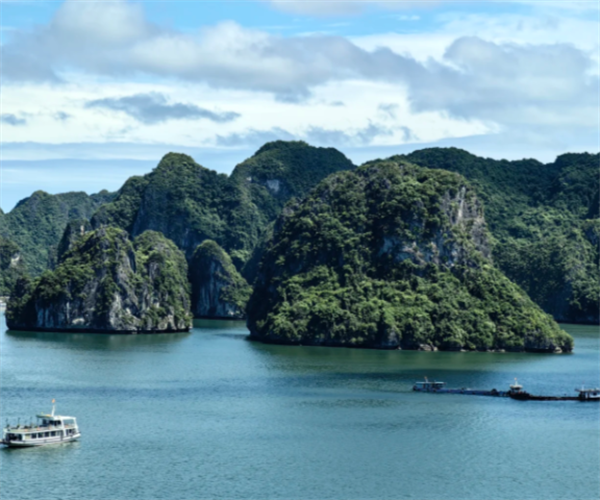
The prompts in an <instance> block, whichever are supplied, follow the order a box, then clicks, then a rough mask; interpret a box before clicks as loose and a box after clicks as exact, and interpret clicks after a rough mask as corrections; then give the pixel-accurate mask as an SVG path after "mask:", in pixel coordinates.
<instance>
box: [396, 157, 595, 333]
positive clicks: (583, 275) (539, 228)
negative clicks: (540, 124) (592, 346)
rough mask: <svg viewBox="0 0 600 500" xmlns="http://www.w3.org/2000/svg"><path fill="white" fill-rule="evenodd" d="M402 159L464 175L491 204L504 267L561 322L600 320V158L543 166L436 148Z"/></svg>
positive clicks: (491, 221)
mask: <svg viewBox="0 0 600 500" xmlns="http://www.w3.org/2000/svg"><path fill="white" fill-rule="evenodd" d="M399 158H405V159H407V160H409V161H412V162H414V163H417V164H419V165H422V166H426V167H430V168H442V169H445V170H450V171H453V172H458V173H460V174H462V175H464V176H465V177H466V178H467V179H468V180H469V181H470V182H471V183H472V184H473V186H474V187H475V188H476V189H477V192H478V193H479V194H480V196H481V198H482V200H483V201H484V203H485V206H486V219H487V221H488V223H489V226H490V230H491V232H492V234H493V236H494V244H493V258H494V261H495V262H496V264H497V265H498V266H499V267H500V269H502V271H504V272H505V273H506V275H507V276H508V277H509V278H510V279H511V280H513V281H515V282H516V283H518V284H519V285H520V286H521V287H522V288H523V289H524V290H525V291H526V292H527V293H528V294H529V296H530V297H531V298H532V299H533V300H534V301H535V302H536V303H537V304H539V305H540V306H541V307H542V308H543V309H544V310H545V311H546V312H548V313H550V314H552V315H553V316H554V318H555V319H556V320H558V321H566V322H576V323H594V324H597V323H599V322H600V308H599V302H598V297H599V296H600V269H599V266H598V263H599V260H600V245H599V239H598V234H599V224H600V220H599V219H598V203H599V202H598V192H599V182H598V179H599V177H600V155H598V154H596V155H592V154H588V153H578V154H565V155H561V156H559V157H558V158H557V159H556V161H555V162H553V163H550V164H547V165H544V164H542V163H540V162H537V161H535V160H522V161H512V162H509V161H505V160H504V161H496V160H491V159H485V158H479V157H477V156H475V155H472V154H470V153H467V152H466V151H462V150H459V149H455V148H447V149H442V148H433V149H424V150H421V151H415V152H414V153H411V154H410V155H406V156H403V157H399Z"/></svg>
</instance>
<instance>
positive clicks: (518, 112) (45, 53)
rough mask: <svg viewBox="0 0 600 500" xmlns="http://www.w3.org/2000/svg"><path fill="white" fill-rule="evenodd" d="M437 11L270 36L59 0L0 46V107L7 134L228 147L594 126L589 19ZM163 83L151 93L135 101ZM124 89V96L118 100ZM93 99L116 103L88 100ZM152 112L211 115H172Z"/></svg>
mask: <svg viewBox="0 0 600 500" xmlns="http://www.w3.org/2000/svg"><path fill="white" fill-rule="evenodd" d="M346 4H347V2H340V5H338V6H337V7H335V8H342V7H344V5H346ZM346 6H348V5H346ZM302 8H304V7H302ZM306 8H309V7H306ZM310 8H321V7H317V6H315V5H312V6H311V7H310ZM332 8H333V7H332ZM402 17H406V18H412V17H414V16H413V15H410V14H407V15H403V16H402ZM438 17H439V20H440V23H441V24H440V28H439V29H438V30H437V31H436V32H435V33H427V34H424V33H422V34H408V35H401V34H388V35H386V34H382V35H376V36H369V37H357V38H352V39H349V38H344V37H341V36H331V35H323V34H321V35H313V36H290V37H282V36H274V35H272V34H270V33H268V32H266V31H263V30H258V29H248V28H245V27H243V26H241V25H239V24H237V23H234V22H223V23H219V24H216V25H214V26H204V27H202V28H201V29H199V30H197V31H194V32H186V33H182V32H178V31H175V30H166V29H163V28H158V27H156V26H154V25H152V24H151V23H149V22H147V21H146V19H145V18H144V13H143V9H142V4H130V3H126V2H124V1H119V2H97V3H88V2H68V3H65V4H63V6H61V8H60V9H59V10H58V12H57V14H56V16H55V18H54V19H53V20H52V21H51V22H50V23H49V24H48V25H46V26H41V27H37V28H35V29H33V30H32V31H30V32H26V33H25V32H19V33H16V34H15V35H14V36H12V37H11V38H10V39H9V41H8V42H6V43H5V44H4V45H3V46H2V56H3V78H4V81H3V112H5V113H6V114H8V115H10V116H14V117H16V118H18V117H24V116H27V123H26V124H23V126H19V127H16V126H8V127H5V129H4V134H5V137H4V139H5V140H8V141H13V142H25V141H29V140H35V141H38V142H49V143H60V142H64V141H65V137H68V138H69V140H70V141H74V142H77V141H79V142H97V143H100V142H103V141H118V142H140V143H144V144H150V143H153V142H167V143H173V144H181V145H186V146H191V145H217V144H220V145H222V146H224V145H228V146H229V147H232V146H236V145H239V144H245V143H249V142H252V143H254V142H256V141H258V140H259V138H261V137H262V138H265V137H272V136H273V135H277V134H283V135H285V134H289V136H290V137H298V138H308V139H311V138H312V139H313V140H317V139H318V140H325V138H326V139H327V140H331V141H332V142H335V143H336V144H337V145H342V144H343V145H351V144H354V145H356V146H359V145H362V146H365V145H367V144H370V145H393V144H396V145H397V144H405V143H407V142H414V141H416V140H417V139H416V138H418V140H419V141H435V140H441V139H443V138H450V137H454V138H456V137H465V136H468V135H474V134H485V133H488V134H489V133H497V132H499V131H503V130H504V131H505V130H509V129H510V130H517V129H518V130H522V131H523V132H524V133H523V136H527V134H526V133H525V132H527V130H528V129H529V130H531V129H532V128H541V127H548V126H549V127H550V128H546V129H545V133H546V134H547V135H548V136H549V137H553V136H556V137H560V136H562V137H565V136H566V135H565V131H566V130H567V129H568V128H569V127H584V128H585V127H587V128H586V130H591V129H594V128H595V129H597V126H598V122H597V112H596V110H597V107H598V94H599V92H598V76H597V66H595V65H594V64H593V62H594V59H593V57H592V55H591V54H592V53H593V51H594V47H596V50H597V42H596V41H593V40H592V41H590V40H588V38H589V36H590V33H591V32H592V25H593V26H594V29H595V30H596V31H595V33H597V25H596V24H594V22H592V21H587V20H585V19H583V18H581V17H568V16H563V17H560V18H558V17H556V16H554V17H552V16H546V17H540V18H531V17H529V18H528V17H526V16H523V15H519V16H516V15H513V16H507V15H502V16H499V17H498V18H497V19H495V18H493V17H490V16H481V15H462V16H458V15H456V14H444V15H443V16H438ZM109 20H110V22H109ZM98 21H101V22H98ZM104 22H106V23H108V24H109V25H110V27H109V28H107V29H106V30H103V29H99V28H98V26H101V25H102V23H104ZM569 33H571V34H570V35H569ZM464 35H469V36H464ZM569 36H570V38H569ZM571 39H572V40H574V42H571ZM567 42H568V43H567ZM594 44H596V45H594ZM59 80H62V82H63V83H61V84H56V83H53V82H57V81H59ZM40 81H46V82H48V81H49V83H40ZM28 82H29V83H28ZM159 94H160V95H161V96H163V97H162V99H163V100H162V101H161V102H160V103H157V102H154V101H153V102H149V101H148V99H146V101H144V102H140V99H139V97H140V96H148V95H159ZM132 96H134V97H135V96H137V97H138V99H137V100H135V102H133V104H135V106H133V108H132V107H131V106H132V105H133V104H132V102H130V101H131V100H130V101H127V102H125V101H123V98H131V97H132ZM92 100H93V101H96V103H101V104H103V105H104V107H105V108H106V107H107V106H108V107H111V109H113V110H115V109H118V110H120V111H121V112H123V113H126V115H125V114H123V113H113V112H106V113H98V112H94V111H93V110H92V109H90V108H89V107H88V108H86V103H89V102H90V101H92ZM117 101H118V102H117ZM144 103H145V104H144ZM333 103H337V104H338V105H335V106H334V105H333ZM339 103H343V104H344V105H342V106H340V105H339ZM149 104H152V105H153V106H154V107H152V106H151V107H152V110H150V108H149V107H148V105H149ZM298 104H300V105H298ZM306 104H309V105H306ZM382 104H383V105H384V107H381V106H382ZM157 106H158V108H157ZM181 106H183V107H181ZM186 106H187V107H186ZM230 110H231V111H230ZM157 112H160V113H162V115H161V116H162V117H163V118H165V117H170V118H173V117H175V115H177V116H179V117H181V116H183V115H187V116H191V115H190V113H191V114H192V115H195V116H196V117H200V116H201V115H202V116H203V117H204V118H209V120H210V119H211V117H212V118H213V120H212V122H210V123H207V120H194V121H191V120H185V121H183V120H171V121H170V122H169V124H168V127H166V126H163V124H162V121H164V120H161V119H157V116H158V115H157V114H156V113H157ZM226 112H229V113H232V112H233V113H236V114H239V115H240V116H239V117H236V119H235V120H234V121H233V120H230V119H229V118H233V115H228V116H226V115H223V113H226ZM60 113H62V114H60ZM148 113H150V114H148ZM160 113H159V114H160ZM182 113H183V115H182ZM211 113H212V114H211ZM228 117H229V118H228ZM222 118H225V119H222ZM9 121H10V118H9ZM13 121H14V120H13ZM407 131H408V132H407ZM550 140H552V139H550ZM532 141H533V139H532ZM336 144H332V145H334V146H335V145H336ZM532 144H533V142H532Z"/></svg>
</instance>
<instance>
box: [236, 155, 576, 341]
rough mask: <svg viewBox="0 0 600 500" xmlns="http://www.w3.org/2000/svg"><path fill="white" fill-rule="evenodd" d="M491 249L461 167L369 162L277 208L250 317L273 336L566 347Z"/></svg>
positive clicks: (259, 332) (260, 331) (258, 335)
mask: <svg viewBox="0 0 600 500" xmlns="http://www.w3.org/2000/svg"><path fill="white" fill-rule="evenodd" d="M489 255H490V244H489V238H488V233H487V229H486V224H485V219H484V214H483V207H482V204H481V202H480V201H479V199H478V197H477V196H476V195H475V192H474V190H473V189H472V188H471V187H470V186H469V185H468V183H467V182H466V180H465V179H464V178H463V177H461V176H460V175H457V174H453V173H450V172H447V171H441V170H431V169H423V168H419V167H416V166H414V165H411V164H409V163H407V162H405V161H402V160H399V159H391V160H389V161H376V162H372V163H369V164H366V165H364V166H362V167H360V168H359V169H357V170H355V171H351V172H343V173H339V174H334V175H332V176H330V177H328V178H327V179H325V180H324V181H323V182H321V183H320V184H319V185H318V186H317V187H316V188H315V189H314V190H313V191H311V193H310V194H309V196H308V197H307V198H306V199H304V200H303V201H302V202H300V203H296V204H295V205H288V206H287V207H286V209H284V211H283V213H282V215H281V216H280V217H279V219H278V221H277V223H276V227H275V233H274V236H273V240H272V242H271V245H270V247H269V248H268V249H267V250H266V252H265V254H264V257H263V260H262V265H261V270H260V271H259V274H258V278H257V281H256V284H255V289H254V292H253V294H252V297H251V299H250V301H249V304H248V307H247V311H248V327H249V329H250V332H251V336H252V337H253V338H255V339H258V340H262V341H265V342H275V343H289V344H306V345H328V346H353V347H371V348H383V349H390V348H403V349H419V348H421V349H445V350H460V349H467V350H475V349H477V350H492V349H506V350H514V351H520V350H529V351H543V352H554V351H559V350H563V351H568V350H570V349H571V348H572V339H571V338H570V337H569V336H568V335H567V334H566V333H565V332H563V331H561V330H560V329H559V328H558V326H557V325H556V323H554V321H553V320H552V318H551V317H549V316H548V315H547V314H545V313H544V312H543V311H541V310H540V308H539V307H537V306H536V305H535V304H534V303H533V302H532V301H531V300H530V299H529V298H528V297H527V296H526V295H525V294H524V293H523V292H522V291H521V290H520V288H519V287H518V286H516V285H514V284H513V283H512V282H511V281H509V280H508V279H507V278H506V277H505V276H504V275H503V274H502V273H501V272H500V271H499V270H498V269H496V268H495V267H494V266H493V263H492V262H491V260H490V258H489Z"/></svg>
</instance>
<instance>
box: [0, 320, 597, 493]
mask: <svg viewBox="0 0 600 500" xmlns="http://www.w3.org/2000/svg"><path fill="white" fill-rule="evenodd" d="M0 325H1V331H0V376H1V378H0V397H1V409H0V418H1V420H0V422H2V423H3V424H4V421H5V419H6V418H9V419H10V420H11V421H14V422H16V419H17V418H20V419H21V422H22V423H24V422H25V421H26V420H29V417H30V416H33V415H34V414H35V413H37V412H45V411H49V410H50V408H51V400H52V399H53V398H56V400H57V413H59V414H67V415H73V416H76V417H77V418H78V422H79V425H80V428H81V431H82V434H83V437H82V439H81V441H80V442H77V443H69V444H63V445H58V446H53V447H43V448H35V449H24V450H22V449H7V448H4V449H1V450H0V497H1V498H2V499H3V500H12V499H78V500H80V499H196V498H202V499H203V498H206V499H221V498H223V499H261V500H266V499H338V498H339V499H423V500H428V499H475V500H481V499H491V500H493V499H511V500H520V499H535V500H539V499H560V500H565V499H576V500H587V499H598V498H599V497H600V479H599V473H598V472H599V470H600V420H599V416H600V407H599V406H600V405H594V404H584V403H578V402H518V401H512V400H510V399H504V398H486V397H476V396H460V395H432V394H420V393H414V392H412V391H411V386H412V383H413V382H414V381H415V380H417V379H422V377H423V376H424V375H427V376H429V377H430V378H436V379H438V380H444V381H446V382H447V383H448V385H449V386H458V387H463V386H469V387H477V388H486V389H491V388H493V387H495V388H497V389H504V388H506V387H507V386H508V385H509V384H510V383H511V382H512V380H513V378H514V377H518V378H519V382H521V383H522V384H523V385H524V386H525V388H526V389H528V390H529V391H530V392H533V393H552V394H561V393H565V392H566V393H568V394H574V391H573V389H574V388H575V387H576V386H580V385H581V384H582V383H585V384H586V385H590V386H591V385H600V380H599V379H600V367H599V338H600V335H599V332H598V328H597V327H582V326H571V325H563V327H564V328H565V329H566V330H567V331H569V332H570V333H571V334H572V335H573V336H574V337H575V341H576V350H575V353H574V354H572V355H542V354H508V353H507V354H495V353H439V352H437V353H427V352H402V351H369V350H353V349H333V348H315V347H283V346H270V345H262V344H258V343H254V342H249V341H247V340H246V339H245V336H246V333H247V331H246V329H245V327H244V324H243V323H240V322H208V321H199V322H197V323H196V325H195V326H196V327H195V328H194V330H193V331H192V332H191V333H189V334H176V335H153V336H141V335H140V336H116V335H111V336H103V335H81V334H55V333H52V334H44V333H27V332H10V331H6V327H5V324H4V318H3V317H2V318H0Z"/></svg>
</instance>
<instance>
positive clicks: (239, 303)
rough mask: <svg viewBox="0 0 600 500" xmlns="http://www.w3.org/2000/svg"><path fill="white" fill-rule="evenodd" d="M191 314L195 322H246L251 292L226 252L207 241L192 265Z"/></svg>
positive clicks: (200, 247) (196, 254)
mask: <svg viewBox="0 0 600 500" xmlns="http://www.w3.org/2000/svg"><path fill="white" fill-rule="evenodd" d="M190 281H191V284H192V312H193V314H194V317H196V318H228V319H244V318H245V317H246V312H245V310H246V303H247V302H248V298H249V297H250V293H251V291H252V290H251V288H250V286H249V285H248V283H247V282H246V280H245V279H244V278H242V276H241V275H240V274H239V273H238V271H237V270H236V268H235V266H234V265H233V263H232V262H231V258H230V257H229V255H227V252H225V250H223V249H222V248H221V247H220V246H219V245H217V243H215V242H214V241H211V240H206V241H204V242H203V243H202V244H201V245H199V246H198V248H197V249H196V251H195V252H194V256H193V258H192V261H191V262H190Z"/></svg>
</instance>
